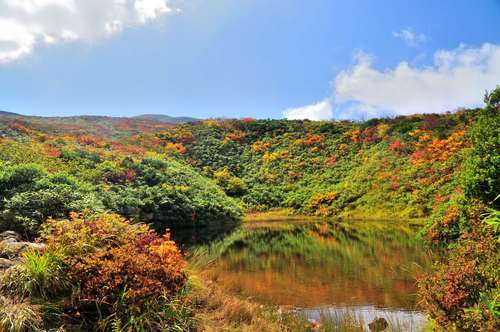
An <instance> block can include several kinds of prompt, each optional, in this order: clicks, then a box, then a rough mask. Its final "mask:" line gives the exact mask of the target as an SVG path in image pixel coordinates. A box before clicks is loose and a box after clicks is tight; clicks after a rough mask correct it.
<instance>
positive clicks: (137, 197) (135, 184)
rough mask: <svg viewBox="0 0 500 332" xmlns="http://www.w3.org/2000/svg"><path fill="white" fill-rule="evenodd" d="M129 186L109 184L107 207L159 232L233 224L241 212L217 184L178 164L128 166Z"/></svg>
mask: <svg viewBox="0 0 500 332" xmlns="http://www.w3.org/2000/svg"><path fill="white" fill-rule="evenodd" d="M120 171H121V170H117V171H116V170H115V171H114V172H113V174H125V176H127V174H129V175H128V179H127V180H126V183H121V182H122V180H117V177H118V176H117V175H113V176H112V178H113V181H109V178H110V177H111V176H110V172H109V171H107V172H106V173H105V176H106V177H107V178H108V184H107V185H106V186H105V190H103V191H102V193H101V197H102V199H103V202H104V204H105V206H106V207H107V208H108V209H110V210H112V211H115V212H118V213H120V214H122V215H123V216H126V217H128V218H132V219H137V220H142V221H144V222H148V223H151V224H152V225H153V227H154V228H155V229H156V230H159V231H163V230H165V229H166V228H169V227H196V226H205V225H207V224H215V223H224V222H229V223H234V222H235V221H238V220H239V218H240V217H241V214H242V211H241V208H240V207H239V206H238V205H237V203H236V202H235V201H233V200H232V199H231V198H229V197H227V196H226V195H225V194H224V192H223V191H222V190H221V189H220V188H219V187H217V186H216V185H215V184H213V183H211V182H210V181H208V180H207V179H206V178H204V177H203V176H201V175H199V174H198V173H196V172H195V171H194V170H192V168H191V167H190V166H188V165H185V164H183V163H181V162H177V161H175V160H162V159H152V158H150V159H143V160H142V161H141V162H138V163H134V162H132V163H130V162H129V163H128V168H127V169H126V170H125V171H124V172H123V171H121V172H122V173H120Z"/></svg>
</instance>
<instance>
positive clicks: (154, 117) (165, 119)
mask: <svg viewBox="0 0 500 332" xmlns="http://www.w3.org/2000/svg"><path fill="white" fill-rule="evenodd" d="M0 116H8V117H22V118H26V119H27V118H39V119H43V118H45V119H59V120H64V119H84V120H85V119H86V120H90V121H92V120H99V119H108V120H109V119H133V120H143V121H152V122H161V123H168V124H182V123H190V122H197V121H200V119H196V118H191V117H186V116H179V117H175V116H169V115H165V114H141V115H137V116H132V117H112V116H100V115H73V116H56V117H52V116H49V117H47V116H30V115H23V114H18V113H13V112H7V111H2V110H0Z"/></svg>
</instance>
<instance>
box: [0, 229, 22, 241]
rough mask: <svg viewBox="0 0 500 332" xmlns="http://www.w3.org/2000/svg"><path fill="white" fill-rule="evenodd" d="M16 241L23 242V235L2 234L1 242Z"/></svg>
mask: <svg viewBox="0 0 500 332" xmlns="http://www.w3.org/2000/svg"><path fill="white" fill-rule="evenodd" d="M6 240H10V241H12V240H14V241H15V242H18V241H21V235H19V234H17V233H16V232H14V231H5V232H2V233H0V241H6Z"/></svg>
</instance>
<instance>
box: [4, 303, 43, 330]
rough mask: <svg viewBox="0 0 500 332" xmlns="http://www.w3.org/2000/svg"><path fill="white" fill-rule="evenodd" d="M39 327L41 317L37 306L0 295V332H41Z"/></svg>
mask: <svg viewBox="0 0 500 332" xmlns="http://www.w3.org/2000/svg"><path fill="white" fill-rule="evenodd" d="M41 325H42V315H41V314H40V311H39V308H38V307H37V306H35V305H33V304H31V303H29V302H28V301H27V300H17V299H9V298H6V297H3V296H1V295H0V331H2V332H24V331H41Z"/></svg>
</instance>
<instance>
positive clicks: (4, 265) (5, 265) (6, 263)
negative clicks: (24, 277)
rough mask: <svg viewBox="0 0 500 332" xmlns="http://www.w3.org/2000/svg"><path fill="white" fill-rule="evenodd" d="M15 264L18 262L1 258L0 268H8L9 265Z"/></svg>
mask: <svg viewBox="0 0 500 332" xmlns="http://www.w3.org/2000/svg"><path fill="white" fill-rule="evenodd" d="M14 264H16V262H14V261H12V260H10V259H5V258H0V270H5V269H8V268H9V267H11V266H13V265H14Z"/></svg>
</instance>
